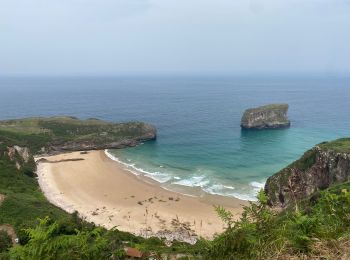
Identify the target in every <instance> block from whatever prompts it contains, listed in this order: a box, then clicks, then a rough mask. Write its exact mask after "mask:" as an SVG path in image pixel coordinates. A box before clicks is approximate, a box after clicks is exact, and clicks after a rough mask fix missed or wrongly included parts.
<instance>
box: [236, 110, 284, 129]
mask: <svg viewBox="0 0 350 260" xmlns="http://www.w3.org/2000/svg"><path fill="white" fill-rule="evenodd" d="M288 107H289V106H288V104H269V105H265V106H261V107H257V108H250V109H247V110H246V111H245V112H244V114H243V116H242V119H241V127H242V129H269V128H271V129H275V128H286V127H289V126H290V121H289V120H288V117H287V112H288Z"/></svg>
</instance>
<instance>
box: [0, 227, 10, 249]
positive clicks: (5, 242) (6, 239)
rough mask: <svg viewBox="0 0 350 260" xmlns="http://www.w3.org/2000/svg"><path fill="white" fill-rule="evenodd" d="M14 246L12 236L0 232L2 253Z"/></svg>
mask: <svg viewBox="0 0 350 260" xmlns="http://www.w3.org/2000/svg"><path fill="white" fill-rule="evenodd" d="M11 246H12V242H11V238H10V236H9V235H8V234H7V233H6V232H5V231H3V230H0V253H2V252H5V251H7V250H8V249H9V248H10V247H11Z"/></svg>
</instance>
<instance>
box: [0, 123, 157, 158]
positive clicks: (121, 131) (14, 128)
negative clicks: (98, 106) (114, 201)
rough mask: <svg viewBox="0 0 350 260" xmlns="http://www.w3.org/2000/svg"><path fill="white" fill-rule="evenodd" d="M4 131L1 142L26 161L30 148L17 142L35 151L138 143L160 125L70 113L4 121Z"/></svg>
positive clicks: (1, 128) (11, 154)
mask: <svg viewBox="0 0 350 260" xmlns="http://www.w3.org/2000/svg"><path fill="white" fill-rule="evenodd" d="M0 131H2V134H1V135H0V145H2V146H4V145H6V146H7V147H9V149H8V156H9V157H10V158H14V156H15V155H19V157H21V158H23V160H24V162H26V163H27V162H28V160H29V157H30V155H29V149H28V148H25V147H20V146H17V144H19V143H25V145H26V146H27V147H30V150H31V151H30V152H31V153H32V154H56V153H60V152H65V151H83V150H103V149H118V148H124V147H129V146H136V145H138V144H140V143H141V142H144V141H148V140H153V139H156V135H157V130H156V128H155V127H154V126H153V125H150V124H147V123H144V122H127V123H113V122H106V121H102V120H98V119H94V118H92V119H87V120H79V119H77V118H74V117H69V116H62V117H47V118H44V117H37V118H25V119H15V120H5V121H0ZM13 135H15V136H16V138H17V140H15V139H14V138H13ZM24 141H25V142H24Z"/></svg>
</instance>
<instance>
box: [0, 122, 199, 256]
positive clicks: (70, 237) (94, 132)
mask: <svg viewBox="0 0 350 260" xmlns="http://www.w3.org/2000/svg"><path fill="white" fill-rule="evenodd" d="M149 127H150V126H148V125H145V124H143V123H125V124H109V123H105V122H103V121H99V120H96V119H90V120H86V121H80V120H77V119H74V118H67V117H63V118H62V117H60V118H49V119H42V118H39V119H38V118H34V119H24V120H10V121H1V122H0V195H1V198H3V197H4V196H5V200H4V201H0V226H1V225H3V224H6V225H10V226H11V227H13V228H14V230H15V232H16V235H17V236H18V238H19V242H20V245H17V246H15V247H13V248H12V249H11V250H10V251H8V250H7V248H8V235H7V233H6V232H5V233H4V232H1V233H0V248H1V250H0V259H9V258H11V259H63V258H65V259H108V258H109V257H110V256H112V255H114V256H115V257H117V256H121V255H122V253H123V252H124V251H123V248H124V246H131V247H136V248H139V249H142V250H150V251H154V252H157V253H158V254H174V253H187V252H189V253H190V254H197V253H198V252H199V249H198V248H197V247H195V246H194V247H192V246H190V245H188V244H186V243H180V242H176V243H174V244H173V245H172V246H171V247H167V246H166V245H165V243H164V241H162V240H160V239H157V238H152V239H144V238H141V237H137V236H134V235H132V234H130V233H127V232H122V231H119V230H116V229H115V230H110V231H107V230H106V229H103V228H98V227H95V225H94V224H92V223H87V222H85V221H83V220H81V219H80V218H79V217H78V215H77V213H74V214H68V213H66V212H64V211H63V210H61V209H59V208H57V207H56V206H54V205H52V204H50V203H49V202H48V201H47V200H46V198H45V197H44V195H43V194H42V192H41V191H40V188H39V185H38V183H37V180H36V179H35V178H34V177H35V170H36V165H35V162H34V160H33V157H32V155H30V158H29V160H28V161H27V162H26V161H25V160H24V158H23V157H21V155H20V154H19V153H18V152H17V151H16V152H15V154H12V155H10V154H9V153H10V149H9V147H13V146H14V145H18V146H21V147H28V148H30V152H31V153H33V151H34V153H35V152H37V151H40V150H41V147H47V145H48V144H49V143H50V142H58V141H60V140H59V139H63V140H72V141H76V140H85V139H86V140H90V139H89V138H95V140H96V139H98V140H99V141H105V140H106V139H108V138H109V137H108V135H110V137H111V136H112V135H113V136H114V137H113V138H114V139H113V140H124V139H125V138H130V137H133V138H134V137H138V136H139V135H140V134H143V133H144V132H145V131H148V128H149ZM101 131H103V132H101ZM105 131H108V133H107V135H106V134H104V132H105ZM101 133H102V135H101V136H102V137H99V134H101ZM93 136H95V137H93ZM106 136H107V137H106ZM99 138H102V139H99ZM111 138H112V137H111ZM16 164H18V165H20V168H19V169H18V168H17V166H16ZM11 246H12V245H11Z"/></svg>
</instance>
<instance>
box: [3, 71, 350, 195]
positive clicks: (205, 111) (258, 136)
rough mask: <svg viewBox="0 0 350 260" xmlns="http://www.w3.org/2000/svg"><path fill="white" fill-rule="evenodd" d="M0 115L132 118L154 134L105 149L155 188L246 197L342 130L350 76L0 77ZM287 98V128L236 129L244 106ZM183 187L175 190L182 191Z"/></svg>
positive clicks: (346, 126)
mask: <svg viewBox="0 0 350 260" xmlns="http://www.w3.org/2000/svg"><path fill="white" fill-rule="evenodd" d="M0 89H1V93H2V95H1V96H0V111H1V118H3V119H5V118H13V117H16V118H18V117H26V116H37V115H62V114H69V115H73V116H78V117H81V118H88V117H99V118H101V119H106V120H112V121H127V120H142V121H147V122H150V123H152V124H154V125H155V126H156V127H157V129H158V138H157V140H156V141H152V142H147V143H145V144H143V145H140V146H138V147H135V148H128V149H124V150H117V151H111V153H113V155H115V156H116V157H117V158H118V159H119V160H121V161H122V162H123V163H125V164H126V165H128V167H129V169H130V170H131V171H133V172H135V173H137V174H143V175H146V176H148V177H151V178H153V179H155V180H157V181H159V182H160V183H161V185H163V186H164V187H165V188H168V189H174V190H181V191H183V190H186V191H188V190H189V189H185V188H187V187H193V190H194V191H196V194H198V191H200V192H209V193H215V194H222V195H226V196H233V197H237V198H241V199H254V196H255V195H256V192H257V191H258V190H259V189H260V188H261V187H262V186H263V184H264V182H265V181H266V179H267V177H268V176H270V175H272V174H273V173H275V172H276V171H278V170H279V169H281V168H283V167H284V166H286V165H288V164H289V163H291V162H292V161H294V160H295V159H297V158H298V157H299V156H300V155H302V153H303V152H304V151H305V150H306V149H309V148H311V147H312V146H313V145H315V144H317V143H319V142H322V141H324V140H332V139H336V138H339V137H344V136H350V101H349V98H350V79H349V78H317V77H313V78H312V77H309V78H307V77H280V78H268V77H264V78H257V77H256V78H233V77H231V78H230V77H216V78H209V77H207V78H190V77H187V78H176V77H174V78H170V77H167V78H166V77H163V78H41V79H40V78H31V79H13V78H12V79H9V78H7V79H0ZM273 102H285V103H289V105H290V110H289V117H290V120H291V122H292V126H291V128H290V129H283V130H264V131H248V132H242V131H241V129H240V126H239V124H240V118H241V115H242V113H243V111H244V109H246V108H248V107H254V106H259V105H263V104H266V103H273ZM183 188H184V189H183Z"/></svg>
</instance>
